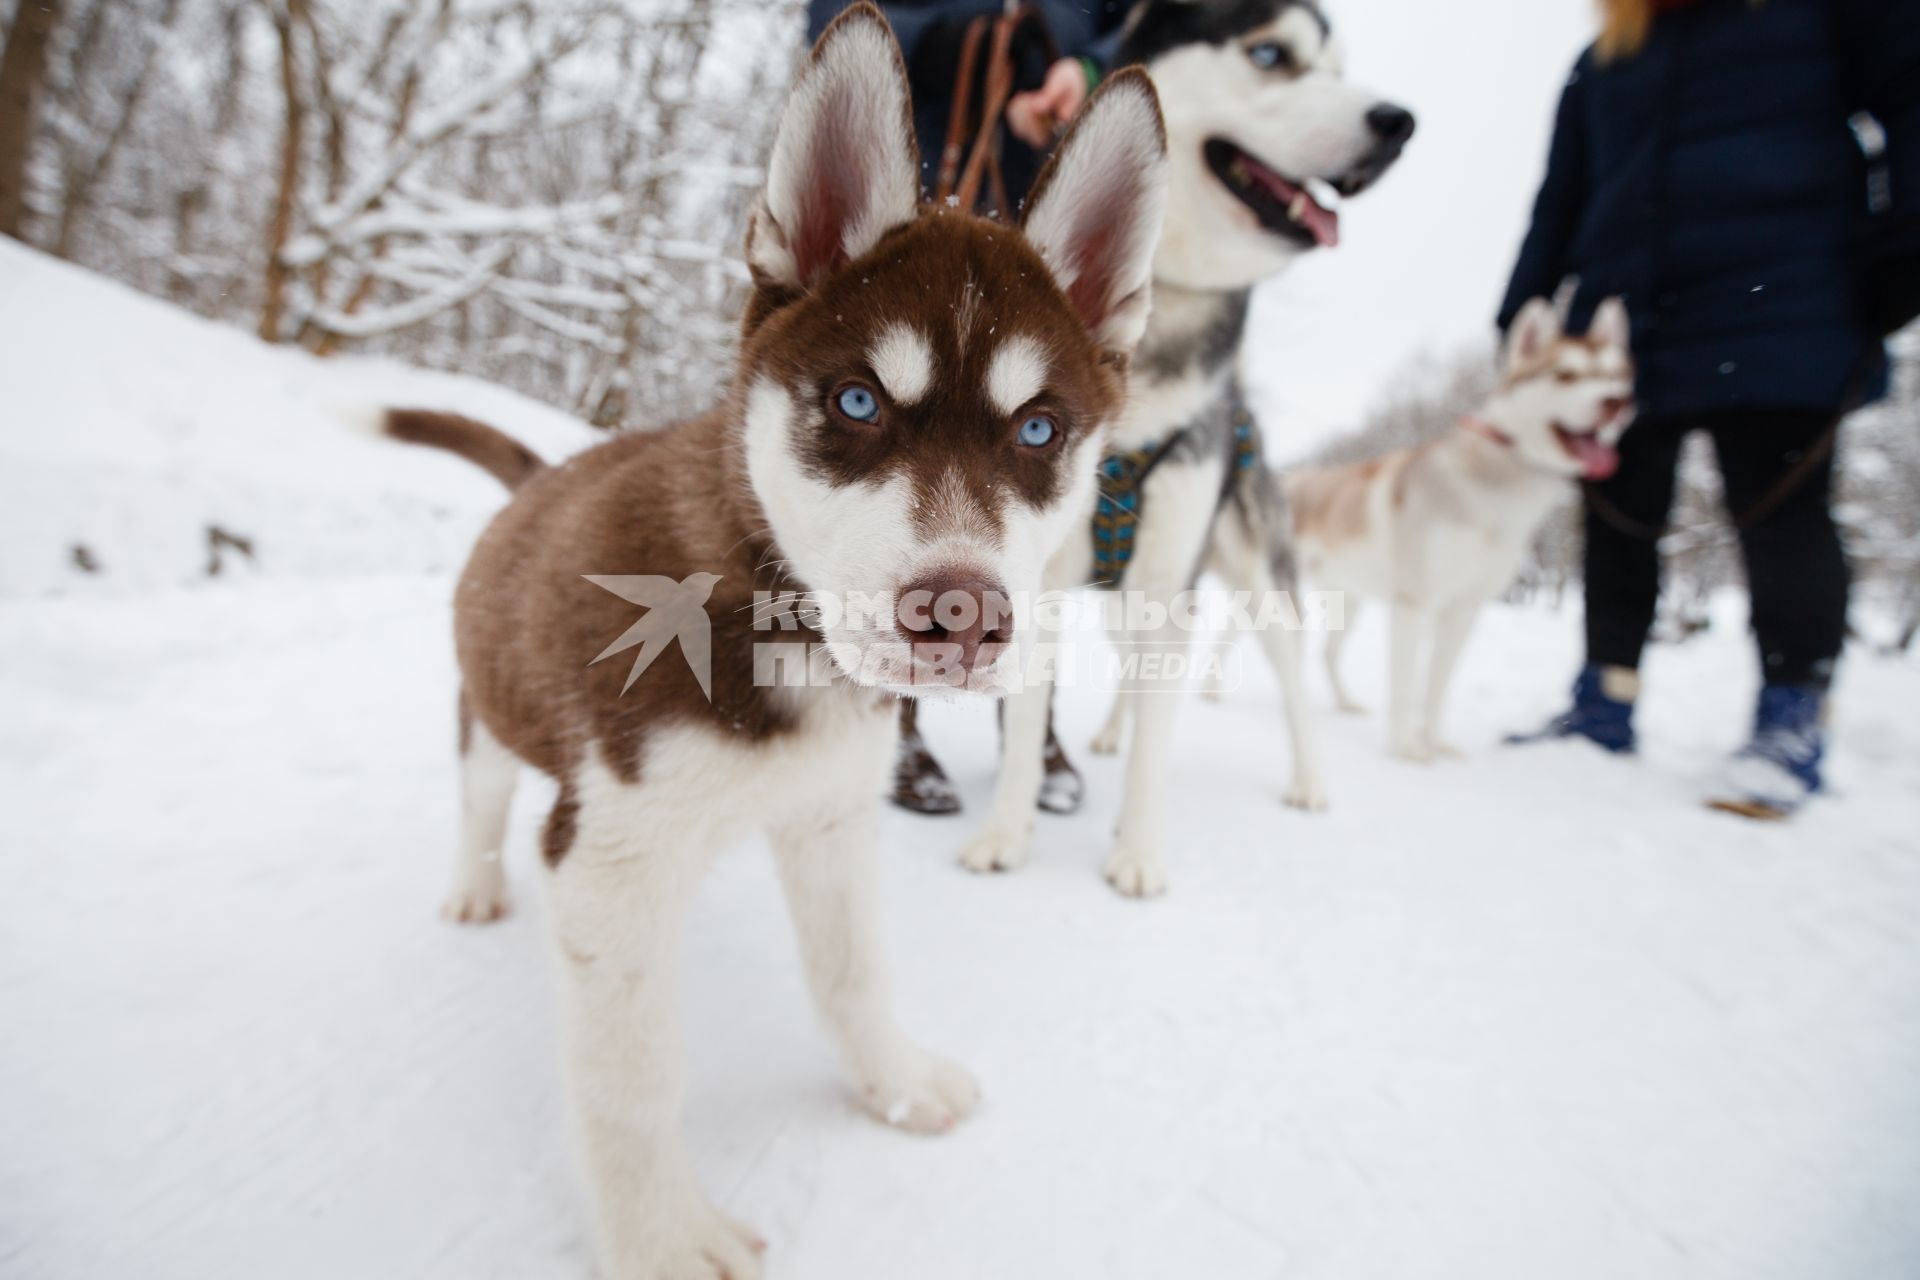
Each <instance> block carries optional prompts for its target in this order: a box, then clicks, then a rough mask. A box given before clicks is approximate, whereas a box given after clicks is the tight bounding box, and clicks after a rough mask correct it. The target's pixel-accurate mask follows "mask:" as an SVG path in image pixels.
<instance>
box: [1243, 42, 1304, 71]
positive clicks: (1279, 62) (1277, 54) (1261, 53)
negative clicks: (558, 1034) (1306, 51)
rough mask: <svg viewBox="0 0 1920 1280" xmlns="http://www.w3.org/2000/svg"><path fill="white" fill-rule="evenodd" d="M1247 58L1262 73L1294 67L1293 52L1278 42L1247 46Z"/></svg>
mask: <svg viewBox="0 0 1920 1280" xmlns="http://www.w3.org/2000/svg"><path fill="white" fill-rule="evenodd" d="M1247 58H1248V60H1249V61H1251V62H1252V63H1253V65H1254V66H1256V67H1258V68H1260V69H1261V70H1262V71H1277V70H1279V69H1280V68H1281V67H1290V66H1292V65H1293V50H1291V49H1289V48H1287V46H1285V45H1283V44H1281V43H1279V42H1278V41H1276V40H1262V41H1261V42H1260V43H1259V44H1250V45H1248V46H1247Z"/></svg>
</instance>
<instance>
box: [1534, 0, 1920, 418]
mask: <svg viewBox="0 0 1920 1280" xmlns="http://www.w3.org/2000/svg"><path fill="white" fill-rule="evenodd" d="M1863 112H1864V113H1870V114H1871V115H1872V116H1873V118H1874V119H1875V120H1877V121H1878V122H1879V125H1880V126H1881V130H1882V131H1883V133H1884V137H1885V154H1884V160H1883V164H1884V168H1883V169H1881V170H1878V171H1877V172H1876V174H1875V182H1876V184H1877V185H1876V187H1875V190H1876V191H1877V192H1878V196H1877V197H1876V198H1875V199H1874V200H1872V201H1870V199H1869V173H1868V161H1867V158H1866V155H1865V153H1864V152H1863V150H1862V147H1861V144H1860V141H1859V139H1858V138H1857V137H1856V134H1855V131H1854V128H1853V127H1852V126H1851V125H1850V123H1849V121H1850V118H1852V117H1855V116H1856V115H1857V114H1858V113H1863ZM1888 181H1890V183H1891V186H1890V189H1889V188H1888V187H1886V186H1884V185H1878V184H1884V183H1886V182H1888ZM1870 203H1872V204H1875V205H1877V206H1878V207H1879V212H1877V213H1876V214H1873V215H1871V216H1870V215H1869V206H1870ZM1916 217H1920V4H1916V3H1914V0H1697V2H1696V3H1692V4H1682V5H1679V6H1677V7H1664V8H1663V9H1662V10H1661V12H1660V13H1659V15H1658V16H1657V17H1656V19H1655V21H1654V24H1653V29H1652V34H1651V36H1650V37H1649V39H1648V41H1647V44H1646V46H1645V48H1644V49H1642V50H1641V51H1640V52H1639V53H1637V54H1634V55H1631V56H1627V57H1622V58H1619V59H1616V60H1614V61H1611V62H1608V63H1604V64H1603V63H1601V62H1599V61H1598V60H1597V59H1596V57H1595V55H1594V53H1593V51H1592V50H1588V51H1587V53H1586V54H1585V55H1583V56H1582V57H1581V59H1580V61H1579V63H1578V65H1576V66H1575V68H1574V72H1573V77H1572V79H1571V80H1570V81H1569V82H1568V84H1567V87H1566V92H1565V94H1564V95H1563V96H1562V98H1561V101H1560V111H1559V118H1558V120H1557V121H1556V123H1555V125H1554V135H1553V147H1552V151H1551V153H1550V155H1549V157H1548V161H1547V174H1546V179H1545V181H1544V182H1543V184H1542V185H1541V188H1540V195H1539V198H1538V200H1537V202H1536V203H1535V206H1534V211H1533V225H1532V228H1531V229H1530V230H1529V231H1528V233H1527V237H1526V242H1525V244H1524V245H1523V246H1522V248H1521V251H1520V260H1519V263H1518V264H1517V265H1516V266H1515V268H1514V272H1513V279H1512V282H1511V283H1510V284H1509V286H1508V288H1507V295H1506V300H1505V301H1504V303H1503V304H1502V306H1501V310H1500V325H1501V327H1502V328H1503V329H1504V328H1505V327H1506V326H1507V325H1508V324H1509V323H1510V322H1511V321H1512V319H1513V317H1514V315H1515V313H1517V312H1518V311H1519V309H1520V307H1521V306H1522V305H1523V304H1524V303H1525V302H1526V300H1527V299H1528V298H1530V297H1535V296H1546V297H1551V296H1553V294H1554V292H1555V291H1556V289H1557V288H1558V287H1559V285H1560V284H1561V282H1562V280H1563V279H1564V278H1566V277H1569V276H1575V277H1578V278H1579V282H1580V284H1579V289H1578V292H1577V294H1576V295H1575V299H1574V304H1573V312H1572V315H1571V318H1570V323H1571V326H1572V327H1573V328H1575V329H1576V330H1577V329H1580V328H1583V327H1584V326H1585V325H1586V323H1587V320H1588V318H1589V317H1590V316H1591V315H1592V312H1593V308H1594V307H1595V306H1596V305H1597V304H1598V303H1599V301H1600V299H1602V298H1604V297H1607V296H1609V295H1612V294H1620V295H1622V296H1624V297H1625V298H1626V300H1627V304H1628V308H1629V311H1630V312H1631V315H1632V319H1633V345H1634V354H1635V357H1636V359H1637V362H1638V365H1639V385H1638V397H1639V400H1640V405H1641V412H1642V413H1643V414H1644V415H1648V416H1652V415H1674V414H1695V413H1705V412H1714V411H1721V410H1727V409H1737V408H1741V407H1756V408H1768V409H1809V410H1820V411H1827V410H1832V409H1835V408H1838V407H1839V405H1840V404H1841V401H1842V399H1843V397H1845V396H1846V395H1848V394H1849V393H1851V394H1853V395H1869V396H1871V395H1878V394H1880V393H1881V391H1882V390H1883V389H1884V382H1885V360H1884V354H1883V353H1882V351H1881V349H1880V342H1879V334H1878V332H1877V331H1875V330H1874V329H1873V327H1872V326H1871V325H1870V324H1869V323H1868V321H1867V320H1866V319H1865V311H1864V304H1863V295H1862V292H1861V289H1860V279H1861V273H1862V272H1863V269H1864V268H1863V263H1865V262H1866V261H1867V257H1866V255H1865V253H1864V250H1863V245H1865V244H1866V243H1867V242H1868V241H1869V240H1870V239H1872V238H1874V237H1876V236H1878V235H1879V233H1880V230H1881V227H1882V224H1891V223H1894V222H1896V221H1898V222H1900V223H1902V224H1903V225H1905V226H1908V227H1911V226H1912V225H1913V223H1914V221H1915V219H1916ZM1907 261H1908V262H1909V263H1910V262H1911V259H1910V258H1909V259H1908V260H1907Z"/></svg>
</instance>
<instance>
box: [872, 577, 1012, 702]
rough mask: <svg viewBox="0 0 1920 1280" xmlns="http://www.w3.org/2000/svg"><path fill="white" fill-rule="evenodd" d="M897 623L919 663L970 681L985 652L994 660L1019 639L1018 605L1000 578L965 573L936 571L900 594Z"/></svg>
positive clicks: (911, 584)
mask: <svg viewBox="0 0 1920 1280" xmlns="http://www.w3.org/2000/svg"><path fill="white" fill-rule="evenodd" d="M895 621H896V622H897V624H898V625H899V628H900V634H901V636H902V637H903V638H904V639H905V640H906V641H907V643H909V644H911V645H912V646H913V656H914V659H915V661H916V662H921V663H929V664H931V665H933V666H934V667H936V668H938V669H939V670H940V671H942V672H946V673H950V674H953V675H957V676H958V677H959V681H958V683H962V684H964V683H965V679H966V674H967V673H968V672H970V671H972V670H973V667H974V661H975V659H977V658H979V657H981V656H982V650H991V652H988V653H986V654H985V655H984V656H985V657H986V660H987V661H988V662H991V661H992V660H993V659H994V658H997V657H999V652H998V650H999V647H1000V646H1002V645H1005V644H1006V643H1007V642H1008V641H1009V640H1011V639H1012V638H1013V605H1012V603H1011V602H1010V601H1009V600H1008V599H1007V592H1006V589H1005V588H1004V587H1002V586H1000V584H999V583H996V582H985V581H982V580H981V579H979V578H970V577H966V576H964V575H962V574H959V573H932V574H928V575H927V576H926V577H924V578H921V579H919V580H918V581H916V582H912V583H909V584H908V585H907V587H906V589H905V590H903V591H902V592H901V593H900V599H899V603H898V608H897V611H896V613H895Z"/></svg>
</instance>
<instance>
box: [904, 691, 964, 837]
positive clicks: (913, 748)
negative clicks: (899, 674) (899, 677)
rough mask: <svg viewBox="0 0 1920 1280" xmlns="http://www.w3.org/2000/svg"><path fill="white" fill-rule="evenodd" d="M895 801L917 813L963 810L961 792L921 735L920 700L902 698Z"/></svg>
mask: <svg viewBox="0 0 1920 1280" xmlns="http://www.w3.org/2000/svg"><path fill="white" fill-rule="evenodd" d="M893 802H894V803H895V804H897V805H899V806H900V807H901V808H902V809H910V810H912V811H913V812H914V813H926V814H934V815H939V814H947V813H958V812H960V793H959V792H958V791H957V790H955V789H954V785H953V782H952V781H951V780H950V779H949V778H948V777H947V772H946V770H944V769H942V768H941V767H940V762H939V761H938V760H936V759H934V756H933V752H931V751H929V750H928V749H927V742H926V739H925V738H922V737H921V736H920V704H919V702H917V701H916V700H914V699H912V698H902V699H900V745H899V746H898V748H896V749H895V752H894V762H893Z"/></svg>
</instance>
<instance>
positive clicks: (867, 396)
mask: <svg viewBox="0 0 1920 1280" xmlns="http://www.w3.org/2000/svg"><path fill="white" fill-rule="evenodd" d="M834 403H836V404H838V405H839V406H840V412H842V413H844V414H846V415H847V416H848V417H849V418H852V419H853V420H854V421H855V422H872V421H873V420H874V419H875V418H877V417H879V416H880V402H879V401H878V400H876V399H874V397H873V392H871V391H869V390H867V389H866V388H865V387H844V388H842V389H841V391H840V394H839V395H838V396H837V397H836V398H835V401H834Z"/></svg>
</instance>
